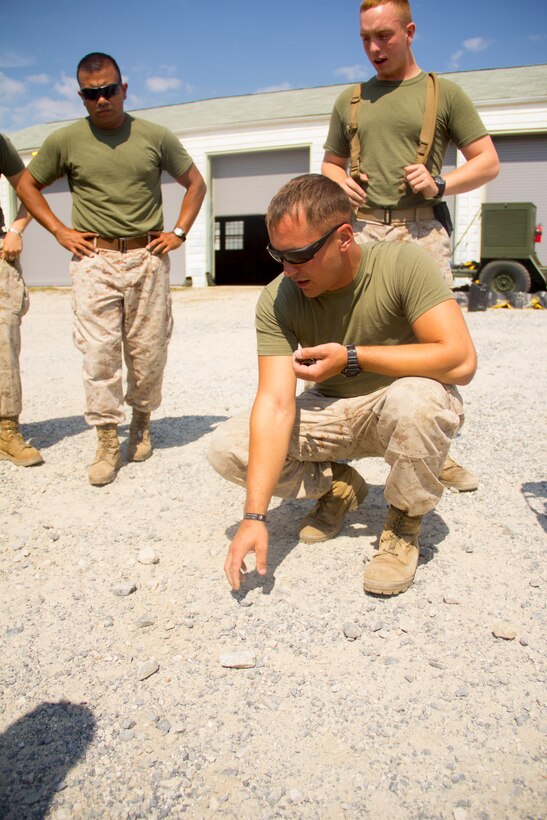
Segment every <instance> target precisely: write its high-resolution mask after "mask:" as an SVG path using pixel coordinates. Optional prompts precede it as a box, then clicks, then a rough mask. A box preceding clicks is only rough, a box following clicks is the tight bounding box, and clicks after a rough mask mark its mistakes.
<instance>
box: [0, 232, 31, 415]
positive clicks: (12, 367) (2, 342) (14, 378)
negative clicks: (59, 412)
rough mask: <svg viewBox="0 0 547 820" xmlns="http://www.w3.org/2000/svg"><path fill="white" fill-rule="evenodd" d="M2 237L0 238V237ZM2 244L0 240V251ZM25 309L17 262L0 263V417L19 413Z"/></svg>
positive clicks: (25, 301) (26, 295)
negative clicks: (22, 326)
mask: <svg viewBox="0 0 547 820" xmlns="http://www.w3.org/2000/svg"><path fill="white" fill-rule="evenodd" d="M1 236H2V234H0V237H1ZM2 245H3V242H2V240H1V238H0V249H1V248H2ZM28 308H29V296H28V291H27V288H26V286H25V283H24V281H23V276H22V274H21V266H20V264H19V261H15V262H7V261H6V260H5V259H0V417H1V418H6V417H8V418H13V417H18V416H19V415H20V414H21V410H22V394H21V374H20V369H19V354H20V352H21V318H22V317H23V316H24V315H25V313H26V312H27V310H28Z"/></svg>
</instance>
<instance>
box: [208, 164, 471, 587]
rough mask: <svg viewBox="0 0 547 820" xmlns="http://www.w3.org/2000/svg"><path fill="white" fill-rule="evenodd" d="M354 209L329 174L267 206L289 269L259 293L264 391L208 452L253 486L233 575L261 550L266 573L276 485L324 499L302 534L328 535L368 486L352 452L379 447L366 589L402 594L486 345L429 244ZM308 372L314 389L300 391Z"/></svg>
mask: <svg viewBox="0 0 547 820" xmlns="http://www.w3.org/2000/svg"><path fill="white" fill-rule="evenodd" d="M352 219H353V213H352V205H351V202H350V200H349V198H348V196H347V194H346V193H345V192H344V191H343V190H342V188H341V187H340V186H339V185H338V184H337V183H335V182H334V181H332V180H330V179H328V178H327V177H324V176H321V175H319V174H309V175H304V176H301V177H297V178H295V179H293V180H291V182H289V183H287V185H285V186H284V187H283V188H282V189H281V190H280V191H279V192H278V194H276V196H275V197H274V199H273V200H272V202H271V203H270V207H269V209H268V214H267V217H266V223H267V227H268V233H269V237H270V244H269V246H268V250H269V252H270V254H271V255H272V256H273V257H274V258H275V259H277V260H278V261H279V262H281V264H283V273H282V274H281V275H280V276H278V277H277V279H275V280H274V281H273V282H271V283H270V284H269V285H267V287H266V288H265V289H264V290H263V292H262V295H261V297H260V299H259V302H258V305H257V311H256V328H257V340H258V370H259V382H258V390H257V394H256V398H255V402H254V405H253V409H252V412H251V416H250V422H249V415H248V414H243V415H241V416H238V417H235V418H233V419H230V420H229V421H227V422H225V423H224V424H223V425H221V426H220V427H219V428H217V430H216V431H215V433H214V434H213V437H212V440H211V445H210V450H209V460H210V462H211V464H212V465H213V467H214V468H215V469H216V470H217V472H219V473H220V474H221V475H222V476H223V477H224V478H227V479H228V480H230V481H233V482H234V483H236V484H240V485H242V486H246V488H247V494H246V500H245V506H244V514H243V520H242V522H241V524H240V526H239V529H238V531H237V533H236V535H235V537H234V539H233V541H232V543H231V545H230V548H229V551H228V556H227V559H226V564H225V572H226V575H227V578H228V581H229V583H230V584H231V586H232V587H233V588H234V589H239V586H240V583H241V580H242V577H243V576H242V572H244V571H245V556H246V555H247V554H248V553H250V552H254V553H255V554H256V567H257V571H258V573H259V574H261V575H265V574H266V571H267V554H268V531H267V528H266V514H267V510H268V506H269V503H270V500H271V497H272V495H276V496H279V497H281V498H314V499H318V501H317V504H316V506H315V507H314V509H313V510H312V511H311V512H310V513H309V514H308V515H307V516H306V517H305V518H304V520H303V521H302V522H301V526H300V533H299V534H300V540H302V541H304V542H306V543H316V542H320V541H326V540H328V539H330V538H333V537H334V536H335V535H337V533H338V532H340V530H341V529H342V527H343V526H344V520H345V517H346V514H347V513H348V512H350V511H352V510H356V509H357V507H358V506H359V505H360V504H361V503H362V501H363V500H364V499H365V497H366V495H367V492H368V490H367V485H366V482H365V480H364V479H363V477H362V476H361V475H360V474H359V473H358V472H357V470H355V469H354V468H353V467H350V466H349V465H348V464H347V463H346V462H347V461H348V460H349V459H353V458H363V457H367V456H368V457H372V456H379V457H383V458H384V460H385V461H386V463H387V464H388V465H389V467H390V473H389V476H388V478H387V481H386V484H385V499H386V501H387V502H388V504H389V505H390V507H389V511H388V513H387V517H386V521H385V525H384V531H383V533H382V535H381V538H380V545H379V549H378V550H377V552H376V553H375V555H374V557H373V558H372V560H371V561H370V562H369V564H368V565H367V568H366V570H365V579H364V588H365V590H366V591H367V592H372V593H376V594H382V595H394V594H397V593H399V592H404V591H405V590H406V589H408V587H409V586H410V585H411V583H412V581H413V579H414V574H415V572H416V567H417V563H418V554H419V548H418V534H419V530H420V522H421V519H422V517H423V516H424V514H425V513H427V512H429V511H430V510H432V509H433V508H434V507H435V506H436V504H437V502H438V500H439V498H440V497H441V495H442V492H443V485H442V483H441V482H440V481H439V478H438V476H439V473H440V470H441V467H442V464H443V461H444V458H445V456H446V453H447V452H448V448H449V446H450V442H451V440H452V439H453V437H454V436H455V435H456V433H457V432H458V430H459V429H460V427H461V425H462V423H463V407H462V402H461V398H460V396H459V393H458V391H457V390H456V388H455V385H456V384H467V383H468V382H469V381H470V380H471V379H472V378H473V375H474V372H475V367H476V356H475V350H474V347H473V343H472V341H471V338H470V336H469V332H468V330H467V326H466V324H465V321H464V319H463V316H462V314H461V311H460V309H459V306H458V304H457V302H456V301H455V300H454V298H453V296H452V293H451V291H450V288H449V287H448V285H447V283H446V282H445V281H444V280H443V278H442V277H441V276H440V275H439V269H438V267H437V265H436V263H435V262H434V261H433V259H432V258H431V256H430V255H429V254H427V253H426V252H425V251H424V250H422V249H421V248H419V247H416V246H414V245H410V244H403V243H395V242H378V243H369V244H368V245H358V244H357V243H356V242H355V239H354V234H353V228H352ZM297 379H303V380H305V381H307V382H311V383H314V384H313V386H312V389H310V390H305V391H304V392H303V393H301V394H300V395H298V396H296V386H297Z"/></svg>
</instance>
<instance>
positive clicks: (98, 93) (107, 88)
mask: <svg viewBox="0 0 547 820" xmlns="http://www.w3.org/2000/svg"><path fill="white" fill-rule="evenodd" d="M119 85H120V84H119V83H108V85H100V86H99V87H98V88H80V93H81V95H82V97H83V98H84V100H90V101H93V102H95V101H96V100H98V99H99V97H104V98H105V100H109V99H110V98H111V97H113V96H114V94H115V93H116V91H117V90H118V88H119Z"/></svg>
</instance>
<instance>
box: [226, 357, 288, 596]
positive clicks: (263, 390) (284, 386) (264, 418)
mask: <svg viewBox="0 0 547 820" xmlns="http://www.w3.org/2000/svg"><path fill="white" fill-rule="evenodd" d="M258 371H259V382H258V390H257V394H256V398H255V401H254V404H253V409H252V412H251V421H250V442H249V467H248V471H247V496H246V499H245V512H251V513H259V514H262V515H265V514H266V512H267V510H268V506H269V503H270V500H271V497H272V494H273V491H274V489H275V485H276V484H277V481H278V479H279V476H280V474H281V470H282V469H283V465H284V463H285V459H286V457H287V452H288V449H289V441H290V437H291V433H292V430H293V426H294V420H295V412H296V410H295V408H296V405H295V392H296V378H295V376H294V373H293V368H292V359H291V358H290V356H260V357H259V359H258ZM250 552H254V553H255V554H256V567H257V571H258V572H259V573H260V574H261V575H265V574H266V570H267V559H268V531H267V529H266V526H265V525H264V523H262V522H260V521H252V520H247V519H245V520H243V521H242V522H241V524H240V526H239V529H238V531H237V533H236V535H235V537H234V539H233V541H232V543H231V544H230V548H229V550H228V555H227V556H226V562H225V565H224V571H225V573H226V577H227V578H228V581H229V583H230V585H231V586H232V588H233V589H239V587H240V583H241V577H242V575H241V572H242V570H243V571H245V560H244V559H245V556H246V555H248V554H249V553H250Z"/></svg>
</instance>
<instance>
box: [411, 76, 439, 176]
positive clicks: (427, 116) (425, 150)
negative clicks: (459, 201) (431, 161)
mask: <svg viewBox="0 0 547 820" xmlns="http://www.w3.org/2000/svg"><path fill="white" fill-rule="evenodd" d="M438 102H439V78H438V77H437V75H436V74H435V72H434V71H430V72H429V74H428V75H427V90H426V94H425V110H424V121H423V124H422V130H421V133H420V142H419V144H418V151H417V153H416V164H417V165H425V163H426V162H427V160H428V158H429V153H430V151H431V146H432V145H433V139H434V137H435V125H436V122H437V107H438Z"/></svg>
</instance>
